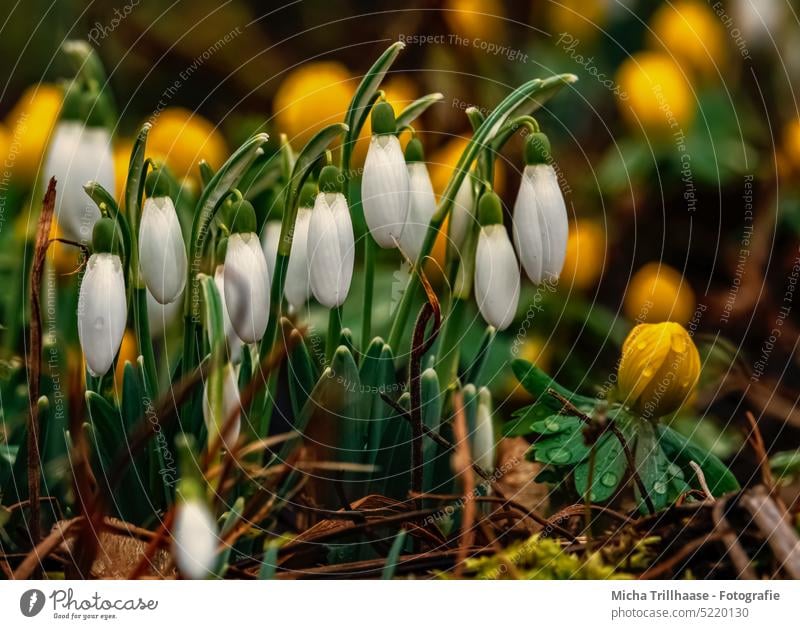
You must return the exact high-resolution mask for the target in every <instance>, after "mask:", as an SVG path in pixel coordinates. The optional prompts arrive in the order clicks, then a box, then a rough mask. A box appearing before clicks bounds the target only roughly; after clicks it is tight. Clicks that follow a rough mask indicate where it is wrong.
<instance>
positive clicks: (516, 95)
mask: <svg viewBox="0 0 800 629" xmlns="http://www.w3.org/2000/svg"><path fill="white" fill-rule="evenodd" d="M575 80H576V77H575V76H574V75H571V74H563V75H558V76H554V77H551V78H549V79H546V80H544V81H542V80H541V79H533V80H532V81H528V82H527V83H524V84H523V85H521V86H520V87H518V88H517V89H516V90H514V91H513V92H512V93H511V94H509V95H508V96H507V97H506V98H505V99H504V100H503V102H501V103H500V104H499V105H498V106H497V107H496V108H495V109H494V111H492V113H491V114H489V116H488V117H487V118H486V120H485V121H484V122H483V124H481V126H480V127H479V128H478V130H477V131H476V132H475V134H474V136H473V137H472V139H471V140H470V142H469V144H467V148H466V149H465V150H464V152H463V153H462V154H461V157H460V158H459V160H458V165H457V166H456V169H455V171H454V172H453V175H452V177H451V178H450V181H449V182H448V184H447V188H445V191H444V193H443V194H442V198H441V200H440V201H439V207H438V208H437V210H436V213H435V214H434V216H433V218H432V219H431V222H430V225H429V226H428V231H427V232H426V234H425V240H424V242H423V245H422V250H421V251H420V253H419V256H417V261H416V266H417V267H421V266H422V264H423V263H424V261H425V258H426V257H427V256H429V255H430V253H431V250H432V249H433V243H434V242H435V241H436V234H437V232H438V231H439V229H440V228H441V226H442V223H443V222H444V219H445V218H447V216H448V214H450V211H451V210H452V208H453V201H454V199H455V197H456V193H457V192H458V189H459V187H460V186H461V183H462V182H463V181H464V177H466V176H467V174H468V172H469V169H470V168H471V167H472V163H473V162H474V161H475V159H476V158H477V156H478V154H479V153H480V152H481V150H483V149H485V148H487V146H488V144H489V143H491V141H492V140H493V139H494V137H495V136H496V135H497V133H498V131H499V130H500V129H501V128H502V126H503V124H504V123H505V122H506V120H507V119H508V117H509V116H511V115H512V114H513V113H514V112H515V111H517V110H519V109H520V108H521V107H523V106H526V105H530V109H534V108H535V105H537V104H540V102H541V100H543V98H544V97H545V96H547V95H549V94H550V93H552V92H553V91H555V90H557V89H558V88H559V87H561V86H563V85H564V84H567V83H572V82H574V81H575ZM535 96H538V97H539V101H538V102H537V101H534V102H533V103H531V101H532V99H533V98H534V97H535ZM419 289H420V284H419V282H418V281H417V280H416V274H415V273H412V274H411V276H410V277H409V280H408V284H407V285H406V290H405V291H404V293H403V296H402V297H401V299H400V303H399V304H398V306H397V311H396V313H395V317H394V320H393V322H392V329H391V332H390V333H389V345H390V346H391V347H397V344H398V343H399V341H400V338H401V337H402V334H403V332H404V331H405V328H406V324H407V322H408V317H409V315H410V311H411V305H412V303H413V301H414V299H415V297H416V295H417V292H418V291H419Z"/></svg>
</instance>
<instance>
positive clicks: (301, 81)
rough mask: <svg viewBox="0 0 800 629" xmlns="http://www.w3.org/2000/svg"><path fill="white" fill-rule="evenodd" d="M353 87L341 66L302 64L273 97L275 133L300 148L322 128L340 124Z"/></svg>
mask: <svg viewBox="0 0 800 629" xmlns="http://www.w3.org/2000/svg"><path fill="white" fill-rule="evenodd" d="M355 85H356V83H355V82H353V80H352V77H351V76H350V73H349V72H348V71H347V68H345V67H344V66H343V65H342V64H340V63H336V62H332V61H319V62H313V63H306V64H303V65H301V66H300V67H298V68H296V69H295V70H292V71H291V72H289V73H288V74H287V75H286V78H285V79H284V80H283V82H282V83H281V85H280V87H279V88H278V91H277V93H276V94H275V99H274V101H273V113H274V114H275V119H276V130H277V131H278V132H279V133H285V134H286V136H287V137H288V138H289V141H290V142H291V143H292V146H295V147H298V148H300V147H302V146H303V145H305V143H306V142H307V141H308V140H310V139H311V137H312V136H313V135H314V134H315V133H316V132H317V131H319V130H320V129H322V128H323V127H326V126H327V125H330V124H333V123H334V122H341V121H343V120H344V116H345V113H347V107H348V106H349V105H350V99H351V98H352V96H353V90H354V89H355Z"/></svg>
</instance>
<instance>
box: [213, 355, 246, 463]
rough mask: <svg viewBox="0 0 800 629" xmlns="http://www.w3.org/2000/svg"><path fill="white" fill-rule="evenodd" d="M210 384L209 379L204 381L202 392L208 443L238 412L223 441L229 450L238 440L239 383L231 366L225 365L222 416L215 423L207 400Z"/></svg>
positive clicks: (240, 404)
mask: <svg viewBox="0 0 800 629" xmlns="http://www.w3.org/2000/svg"><path fill="white" fill-rule="evenodd" d="M210 382H211V380H210V379H207V380H206V382H205V388H204V390H203V420H204V421H205V423H206V430H207V431H208V441H209V443H211V441H212V440H213V439H215V438H216V435H217V434H218V432H219V431H220V430H222V429H223V428H224V427H225V424H226V423H227V422H228V419H229V418H230V416H231V415H232V414H233V412H234V411H238V412H237V413H236V419H235V420H234V421H233V425H232V426H231V427H230V429H229V430H228V433H227V434H226V435H225V438H224V439H223V443H224V444H225V447H227V448H231V447H233V446H234V445H235V444H236V441H237V439H239V431H240V429H241V409H242V401H241V398H240V397H239V383H238V382H237V379H236V371H235V370H234V368H233V365H231V364H230V363H226V365H225V366H224V367H223V369H222V416H221V417H219V418H217V419H216V421H215V418H214V413H213V412H212V409H211V405H210V402H209V399H208V393H209V391H208V385H209V383H210Z"/></svg>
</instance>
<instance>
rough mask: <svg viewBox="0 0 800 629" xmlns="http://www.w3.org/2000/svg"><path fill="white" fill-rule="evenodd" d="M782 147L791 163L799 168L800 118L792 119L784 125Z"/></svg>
mask: <svg viewBox="0 0 800 629" xmlns="http://www.w3.org/2000/svg"><path fill="white" fill-rule="evenodd" d="M783 148H784V151H785V152H786V156H787V157H788V158H789V160H790V161H791V163H792V165H794V167H795V168H798V169H800V119H795V120H792V121H791V122H789V123H787V124H786V126H785V127H784V130H783Z"/></svg>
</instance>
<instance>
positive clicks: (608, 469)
mask: <svg viewBox="0 0 800 629" xmlns="http://www.w3.org/2000/svg"><path fill="white" fill-rule="evenodd" d="M595 447H596V448H597V451H596V453H595V457H594V458H595V460H594V473H593V475H592V491H591V495H590V497H589V499H590V500H591V501H592V502H604V501H605V500H608V499H609V498H611V496H613V495H614V492H615V491H616V490H617V487H619V484H620V482H621V481H622V479H623V478H625V468H626V467H627V461H626V460H625V453H624V452H623V450H622V444H621V443H620V442H619V439H617V437H616V436H615V435H613V434H611V433H606V434H605V435H603V436H602V437H601V438H600V440H599V441H598V442H597V444H596V445H595ZM589 463H590V460H587V461H583V462H582V463H580V464H579V465H578V466H577V467H576V468H575V489H576V490H577V491H578V495H579V496H581V497H582V498H583V497H585V496H586V492H587V489H588V487H589Z"/></svg>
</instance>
